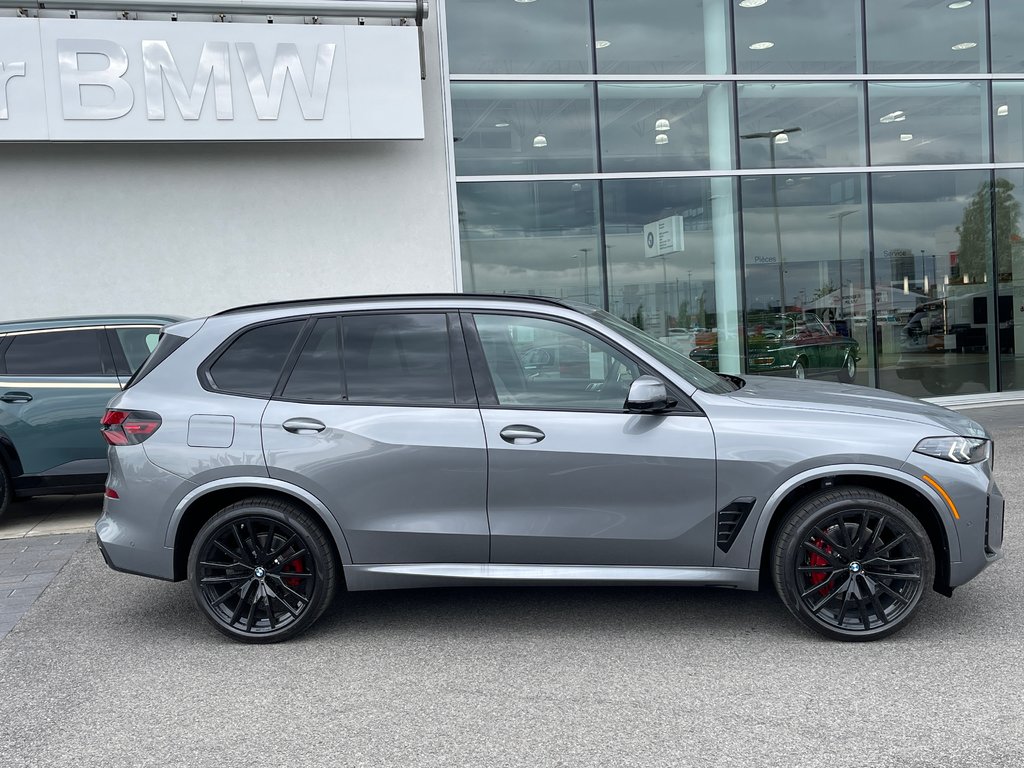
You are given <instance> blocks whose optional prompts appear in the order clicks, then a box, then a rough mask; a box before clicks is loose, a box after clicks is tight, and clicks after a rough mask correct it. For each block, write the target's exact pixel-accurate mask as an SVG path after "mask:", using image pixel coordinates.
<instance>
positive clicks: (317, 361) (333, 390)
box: [283, 317, 345, 403]
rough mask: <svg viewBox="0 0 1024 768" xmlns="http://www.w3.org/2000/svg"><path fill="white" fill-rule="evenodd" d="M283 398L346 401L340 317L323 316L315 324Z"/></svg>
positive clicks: (289, 379) (289, 378) (329, 401)
mask: <svg viewBox="0 0 1024 768" xmlns="http://www.w3.org/2000/svg"><path fill="white" fill-rule="evenodd" d="M283 395H284V397H286V398H287V399H289V400H316V401H319V402H328V403H331V402H340V401H342V400H344V399H345V385H344V381H343V379H342V375H341V348H340V346H339V344H338V319H337V318H334V317H324V318H321V319H319V320H317V321H316V325H315V326H314V327H313V332H312V333H311V334H310V335H309V338H308V339H307V340H306V343H305V345H303V347H302V352H301V353H300V354H299V359H298V360H296V361H295V367H294V368H293V369H292V373H291V376H289V377H288V384H287V385H286V386H285V388H284V392H283Z"/></svg>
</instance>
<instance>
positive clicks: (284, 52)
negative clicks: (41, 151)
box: [0, 18, 423, 141]
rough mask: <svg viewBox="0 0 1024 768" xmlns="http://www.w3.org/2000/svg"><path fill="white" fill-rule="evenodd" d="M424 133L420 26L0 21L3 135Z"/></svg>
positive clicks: (326, 136)
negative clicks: (418, 28) (418, 31)
mask: <svg viewBox="0 0 1024 768" xmlns="http://www.w3.org/2000/svg"><path fill="white" fill-rule="evenodd" d="M422 138H423V101H422V88H421V83H420V63H419V43H418V39H417V36H416V29H415V28H414V27H386V26H342V25H324V26H320V25H298V24H226V23H212V22H211V23H202V22H187V23H186V22H170V21H168V22H158V21H113V20H109V21H108V20H93V19H88V20H87V19H80V20H71V19H30V18H26V19H22V18H3V19H0V141H239V140H241V141H278V140H305V141H318V140H336V139H422Z"/></svg>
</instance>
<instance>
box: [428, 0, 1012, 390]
mask: <svg viewBox="0 0 1024 768" xmlns="http://www.w3.org/2000/svg"><path fill="white" fill-rule="evenodd" d="M953 5H955V6H957V7H955V8H954V7H951V6H953ZM1019 5H1024V4H1017V3H1006V2H1001V1H1000V2H995V0H993V1H992V2H991V3H987V2H983V1H982V0H975V1H974V2H972V3H969V4H966V5H964V4H963V3H955V4H954V3H951V2H950V3H935V4H932V5H930V6H928V7H924V6H923V5H922V4H921V3H917V2H912V1H911V0H865V2H864V3H863V4H862V3H861V0H831V1H830V2H828V3H821V2H817V0H814V1H813V2H812V1H811V0H769V2H765V3H760V4H758V3H756V2H743V3H741V2H738V1H737V0H657V1H653V2H642V3H623V2H615V1H614V0H592V1H589V2H588V0H565V1H564V2H560V3H544V2H511V1H507V0H501V1H499V0H493V1H490V2H488V1H485V0H447V2H446V7H445V17H446V22H447V30H448V47H449V69H450V75H451V80H452V83H451V88H452V105H453V110H452V113H453V127H454V137H455V140H456V143H455V145H454V146H455V159H456V168H457V176H458V185H457V189H458V209H459V227H460V246H461V257H462V263H463V270H462V283H463V288H464V289H465V290H467V291H471V290H472V291H499V292H522V293H533V294H543V295H551V296H555V297H562V298H567V299H582V300H584V301H588V302H589V303H593V304H597V305H600V306H605V307H607V308H608V309H609V310H610V311H612V312H614V313H616V314H618V315H619V316H621V317H625V318H627V319H630V320H631V321H632V322H634V323H635V324H638V325H642V326H644V327H645V329H646V330H648V331H649V332H651V333H652V334H653V335H656V336H660V337H662V338H664V339H665V340H666V341H669V342H670V343H672V344H673V345H675V346H682V347H687V348H692V347H693V346H694V345H696V344H698V343H701V341H700V340H701V338H702V339H703V340H704V342H706V341H707V339H708V337H709V335H710V336H712V337H714V338H715V340H728V339H731V340H732V341H726V342H724V343H723V346H722V349H721V350H720V352H721V354H720V360H719V365H720V366H721V370H724V371H730V372H743V371H745V370H746V359H745V357H746V351H745V350H746V346H747V341H746V339H747V336H748V334H749V333H750V329H749V328H748V327H747V326H748V322H747V321H748V319H749V318H750V317H752V316H753V315H752V313H758V316H760V315H762V314H763V313H764V312H765V311H769V312H775V313H779V312H782V311H783V310H785V311H787V312H794V311H800V312H806V313H813V314H815V315H817V316H818V317H820V318H821V319H822V320H824V321H826V322H828V323H831V327H832V328H833V329H834V330H835V332H836V333H837V334H838V335H843V336H849V337H851V338H854V339H856V340H857V341H858V342H859V349H860V356H861V361H860V365H859V370H858V373H857V377H856V380H857V382H858V383H863V384H869V385H872V386H881V387H884V388H886V389H892V390H896V391H901V392H906V393H908V394H913V395H922V396H926V395H933V394H953V393H960V394H964V393H971V392H984V391H994V390H996V389H999V388H1002V389H1007V388H1012V387H1013V386H1015V385H1014V383H1013V382H1014V377H1013V375H1012V372H1013V371H1015V367H1016V366H1015V363H1014V362H1013V361H1014V360H1015V350H1016V349H1017V348H1018V345H1017V344H1016V339H1015V336H1014V331H1013V328H1014V327H1015V325H1016V322H1015V316H1014V314H1013V312H1014V310H1015V307H1017V306H1024V302H1018V303H1017V304H1014V301H1013V300H1012V294H1013V290H1014V289H1013V279H1012V275H1013V273H1014V270H1012V268H1010V267H1012V263H1013V249H1014V248H1016V247H1017V244H1018V242H1019V205H1010V204H1009V202H1005V201H1013V202H1014V203H1015V202H1016V201H1017V198H1018V191H1017V190H1018V188H1019V184H1020V183H1021V181H1022V179H1021V178H1020V176H1021V173H1024V171H1017V170H1015V169H1002V168H1001V169H999V170H998V171H994V170H993V168H992V166H991V165H987V167H986V164H990V163H992V162H1000V163H1021V164H1024V122H1022V113H1024V109H1022V107H1024V55H1022V54H1021V53H1020V50H1019V45H1018V44H1017V41H1018V40H1019V35H1020V34H1024V7H1018V6H1019ZM862 9H863V16H862ZM989 20H990V22H989ZM907 29H914V30H915V34H914V35H907V34H905V30H907ZM987 29H991V32H987V31H986V30H987ZM1015 30H1016V33H1015ZM919 32H920V34H918V33H919ZM989 72H997V73H1000V76H1001V77H1002V78H1005V77H1006V75H1007V74H1012V73H1021V80H1019V81H1018V80H1014V79H1000V80H996V81H993V80H992V79H991V77H989V76H988V74H987V73H989ZM873 75H877V76H879V77H882V78H884V79H879V80H874V79H872V76H873ZM496 76H497V77H496ZM531 78H533V79H531ZM538 78H539V79H538ZM560 78H570V79H568V80H565V79H560ZM618 78H622V79H621V80H620V79H618ZM645 78H649V79H645ZM745 78H756V79H745ZM945 165H956V166H957V168H956V170H952V169H950V170H944V169H943V168H942V166H945ZM964 166H979V167H978V168H976V169H973V170H972V169H970V168H965V167H964ZM852 169H863V170H862V171H852ZM555 174H557V176H556V177H554V178H552V175H555ZM607 174H614V177H611V178H609V177H608V176H607ZM993 190H995V191H993ZM1000 190H1003V194H1002V195H1000ZM1001 199H1003V200H1004V203H1002V204H1000V202H999V201H1000V200H1001ZM674 217H680V218H681V220H682V228H683V233H682V243H681V244H680V246H681V247H680V248H679V250H678V251H675V252H672V253H670V254H668V255H661V256H656V257H652V254H651V253H650V252H649V251H648V250H647V249H645V247H644V233H645V226H647V227H649V226H650V225H652V224H654V223H656V222H658V221H661V220H668V219H672V218H674ZM986 217H987V219H988V220H989V221H990V222H995V221H997V220H998V221H999V222H1001V223H1000V224H996V225H992V224H990V225H989V226H988V228H987V230H979V229H978V225H977V222H978V221H984V220H985V219H986ZM1000 233H1004V234H1005V235H1006V236H1005V237H1003V240H1002V241H999V242H997V240H998V238H999V237H1001V236H1002V235H1001V234H1000ZM1000 249H1002V250H1005V251H1006V254H1005V255H1003V256H1000V255H999V252H1000ZM961 251H962V252H964V254H965V255H966V258H967V260H968V261H970V262H971V263H972V264H975V265H976V266H974V267H971V268H970V269H968V268H963V267H962V265H961V264H960V263H959V262H960V254H961ZM911 256H914V257H915V258H913V259H912V258H910V257H911ZM978 259H981V262H978ZM997 259H1002V261H1001V262H1000V264H999V265H997V264H996V261H997ZM982 262H983V263H982ZM1004 267H1005V268H1004ZM1017 274H1022V276H1024V273H1022V271H1019V270H1018V271H1017ZM965 279H966V280H967V282H966V283H965V282H964V281H965ZM964 286H967V288H965V287H964ZM968 295H969V298H965V297H966V296H968ZM1000 296H1001V297H1003V298H1001V299H1000V298H999V297H1000ZM968 305H969V309H967V307H968ZM943 310H945V311H943ZM940 318H942V319H940ZM922 324H923V325H926V326H927V333H925V336H926V337H931V338H928V339H926V341H925V342H924V344H925V346H926V348H927V351H925V352H922V351H920V349H919V347H920V345H921V343H922V342H921V341H920V336H921V330H920V328H919V326H920V325H922ZM1021 341H1022V344H1021V345H1019V346H1020V348H1021V349H1024V338H1022V340H1021ZM900 370H904V373H905V375H903V376H900V375H898V371H900Z"/></svg>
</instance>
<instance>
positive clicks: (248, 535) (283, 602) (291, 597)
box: [196, 515, 317, 634]
mask: <svg viewBox="0 0 1024 768" xmlns="http://www.w3.org/2000/svg"><path fill="white" fill-rule="evenodd" d="M314 566H315V563H314V561H313V558H312V557H311V556H310V553H309V549H308V547H307V546H306V545H305V542H304V541H303V539H302V537H301V536H300V535H299V534H298V533H297V532H296V531H295V530H293V529H292V528H291V527H289V526H288V525H287V524H285V523H282V522H280V521H278V520H274V519H271V518H269V517H260V516H258V515H252V516H248V517H243V518H236V519H234V520H231V521H229V522H226V523H225V524H224V525H223V526H221V527H220V528H218V529H216V530H215V531H214V532H213V533H212V534H211V535H210V536H209V537H207V538H206V540H205V542H204V544H203V549H202V550H201V551H200V556H199V558H198V563H197V573H196V576H197V581H198V584H199V589H200V591H201V594H202V597H203V599H204V600H205V602H206V605H207V607H208V608H209V609H210V610H211V612H212V613H213V615H214V616H215V617H216V618H217V620H218V621H219V622H222V623H223V624H225V625H226V626H228V627H230V628H232V629H233V630H235V631H240V632H246V633H251V634H265V633H268V632H276V631H278V630H281V629H283V628H285V627H287V626H288V625H290V624H292V623H293V622H295V621H297V620H298V619H299V618H301V617H302V616H303V614H304V613H305V611H306V610H307V608H308V607H309V605H310V604H311V601H312V599H313V593H314V590H315V589H316V587H317V569H316V568H315V567H314Z"/></svg>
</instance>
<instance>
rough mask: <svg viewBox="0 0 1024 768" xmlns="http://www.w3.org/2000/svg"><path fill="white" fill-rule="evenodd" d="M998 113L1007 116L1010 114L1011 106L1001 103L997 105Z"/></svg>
mask: <svg viewBox="0 0 1024 768" xmlns="http://www.w3.org/2000/svg"><path fill="white" fill-rule="evenodd" d="M996 114H997V115H999V116H1000V117H1006V116H1007V115H1008V114H1010V106H1009V105H1008V104H1000V105H999V106H998V107H996Z"/></svg>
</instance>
